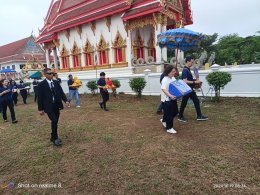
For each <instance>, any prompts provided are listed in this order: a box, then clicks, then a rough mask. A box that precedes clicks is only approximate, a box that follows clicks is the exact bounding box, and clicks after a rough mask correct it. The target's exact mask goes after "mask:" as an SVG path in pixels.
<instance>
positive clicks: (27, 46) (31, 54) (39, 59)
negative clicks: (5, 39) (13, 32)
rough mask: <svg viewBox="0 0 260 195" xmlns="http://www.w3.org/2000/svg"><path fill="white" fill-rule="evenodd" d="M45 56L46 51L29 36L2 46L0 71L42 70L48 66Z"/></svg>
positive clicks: (0, 50)
mask: <svg viewBox="0 0 260 195" xmlns="http://www.w3.org/2000/svg"><path fill="white" fill-rule="evenodd" d="M45 56H46V55H45V51H44V50H43V49H42V48H41V47H40V45H39V44H37V43H36V41H35V38H34V37H33V36H29V37H27V38H24V39H21V40H18V41H15V42H12V43H9V44H7V45H3V46H0V69H1V70H3V69H13V70H15V71H16V72H17V73H20V72H22V71H24V72H26V71H28V70H36V69H42V67H43V66H47V63H46V59H45ZM51 59H52V58H51ZM50 63H51V62H50Z"/></svg>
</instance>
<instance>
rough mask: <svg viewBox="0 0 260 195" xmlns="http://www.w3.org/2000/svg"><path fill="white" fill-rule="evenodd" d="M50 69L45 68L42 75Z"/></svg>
mask: <svg viewBox="0 0 260 195" xmlns="http://www.w3.org/2000/svg"><path fill="white" fill-rule="evenodd" d="M50 70H51V69H50V68H45V69H44V70H43V73H44V74H46V73H47V72H48V71H50Z"/></svg>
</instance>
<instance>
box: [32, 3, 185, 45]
mask: <svg viewBox="0 0 260 195" xmlns="http://www.w3.org/2000/svg"><path fill="white" fill-rule="evenodd" d="M183 1H184V2H185V3H186V4H187V2H189V0H183ZM183 1H182V3H183ZM185 3H183V4H185ZM167 4H169V6H170V7H171V9H173V10H174V12H176V13H178V12H182V8H181V5H177V6H172V5H171V3H170V2H168V1H167ZM186 7H187V5H185V8H186ZM160 9H163V7H161V3H160V1H158V0H134V1H133V3H132V5H129V4H127V0H56V1H55V2H54V1H52V3H51V6H50V9H49V11H48V14H47V17H46V19H45V26H44V27H43V29H42V31H41V32H40V36H39V37H38V38H37V42H41V43H42V42H48V41H51V40H52V38H53V37H52V35H53V34H54V33H55V32H59V31H62V30H65V29H69V28H72V27H74V26H77V25H81V24H87V23H89V22H91V21H94V20H97V19H100V18H103V17H106V16H110V15H113V14H115V13H120V12H121V13H123V12H124V11H126V13H125V14H124V16H123V19H124V20H128V19H133V18H135V17H140V16H143V15H146V14H150V13H153V12H158V11H161V10H160ZM181 14H182V13H181ZM186 18H188V17H187V16H186Z"/></svg>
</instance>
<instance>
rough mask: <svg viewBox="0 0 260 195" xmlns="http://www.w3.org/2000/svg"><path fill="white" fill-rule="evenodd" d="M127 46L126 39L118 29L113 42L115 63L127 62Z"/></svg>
mask: <svg viewBox="0 0 260 195" xmlns="http://www.w3.org/2000/svg"><path fill="white" fill-rule="evenodd" d="M125 48H126V40H124V39H123V37H122V36H121V35H120V33H119V31H117V35H116V38H115V41H114V43H113V49H114V59H115V63H122V62H126V58H125V52H126V51H125Z"/></svg>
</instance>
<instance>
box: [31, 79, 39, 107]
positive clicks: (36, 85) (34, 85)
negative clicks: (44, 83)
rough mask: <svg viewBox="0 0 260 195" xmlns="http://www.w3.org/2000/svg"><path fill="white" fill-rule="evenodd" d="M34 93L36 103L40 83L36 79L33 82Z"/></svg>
mask: <svg viewBox="0 0 260 195" xmlns="http://www.w3.org/2000/svg"><path fill="white" fill-rule="evenodd" d="M32 84H33V91H34V102H36V101H37V97H38V84H39V81H37V79H34V80H33V82H32Z"/></svg>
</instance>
